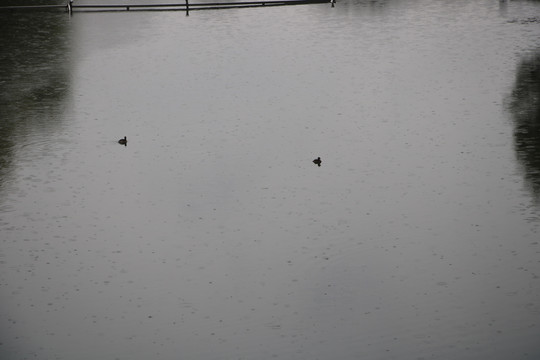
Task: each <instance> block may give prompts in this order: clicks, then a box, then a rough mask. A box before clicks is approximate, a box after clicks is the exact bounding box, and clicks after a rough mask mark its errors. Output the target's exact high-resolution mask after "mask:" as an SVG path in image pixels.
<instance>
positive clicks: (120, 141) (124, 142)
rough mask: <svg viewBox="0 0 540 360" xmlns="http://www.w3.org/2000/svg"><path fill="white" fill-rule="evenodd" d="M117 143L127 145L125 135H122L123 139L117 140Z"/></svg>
mask: <svg viewBox="0 0 540 360" xmlns="http://www.w3.org/2000/svg"><path fill="white" fill-rule="evenodd" d="M118 143H119V144H121V145H126V146H127V136H124V138H123V139H120V140H118Z"/></svg>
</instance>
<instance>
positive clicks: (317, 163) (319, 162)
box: [313, 156, 322, 166]
mask: <svg viewBox="0 0 540 360" xmlns="http://www.w3.org/2000/svg"><path fill="white" fill-rule="evenodd" d="M313 163H314V164H315V165H317V166H321V163H322V161H321V157H320V156H319V157H318V158H316V159H315V160H313Z"/></svg>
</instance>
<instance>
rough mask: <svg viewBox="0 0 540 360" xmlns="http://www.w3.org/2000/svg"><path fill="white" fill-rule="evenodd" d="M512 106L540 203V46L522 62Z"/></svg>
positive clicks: (519, 148) (520, 153)
mask: <svg viewBox="0 0 540 360" xmlns="http://www.w3.org/2000/svg"><path fill="white" fill-rule="evenodd" d="M510 109H511V110H512V113H513V117H514V121H515V131H514V142H515V147H516V153H517V157H518V159H519V161H520V162H521V164H522V165H523V169H524V174H525V178H526V179H527V182H528V183H529V184H530V188H531V189H532V192H533V193H534V196H535V197H536V201H537V202H538V203H540V49H539V50H538V51H536V53H535V54H534V55H531V56H527V57H526V58H525V59H523V60H522V61H521V63H520V64H519V66H518V68H517V71H516V82H515V85H514V90H513V91H512V95H511V99H510Z"/></svg>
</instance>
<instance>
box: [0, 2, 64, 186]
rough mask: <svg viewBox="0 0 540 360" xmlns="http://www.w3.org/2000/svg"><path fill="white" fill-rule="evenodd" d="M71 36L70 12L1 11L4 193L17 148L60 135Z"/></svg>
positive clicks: (0, 147) (0, 162) (0, 126)
mask: <svg viewBox="0 0 540 360" xmlns="http://www.w3.org/2000/svg"><path fill="white" fill-rule="evenodd" d="M33 4H35V3H33ZM70 38H71V36H70V34H69V19H68V18H67V17H66V16H65V14H58V13H48V12H40V13H39V14H36V13H33V12H30V13H25V12H23V13H17V14H14V13H10V12H0V48H1V49H2V50H1V51H0V84H1V86H0V134H1V136H0V190H1V188H2V184H3V183H4V181H6V179H7V178H8V177H9V174H10V172H11V169H12V165H13V164H12V161H13V156H14V153H15V152H16V149H17V146H18V145H31V144H33V143H36V142H39V138H45V139H46V138H50V137H51V136H54V133H55V131H57V130H58V126H59V125H60V123H61V122H62V116H61V114H62V113H63V112H64V111H65V106H66V102H67V100H68V99H67V97H68V95H69V84H70V83H69V82H70V72H71V69H70V67H71V59H70V51H71V48H70ZM0 195H1V194H0Z"/></svg>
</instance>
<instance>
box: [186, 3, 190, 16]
mask: <svg viewBox="0 0 540 360" xmlns="http://www.w3.org/2000/svg"><path fill="white" fill-rule="evenodd" d="M186 16H189V0H186Z"/></svg>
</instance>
